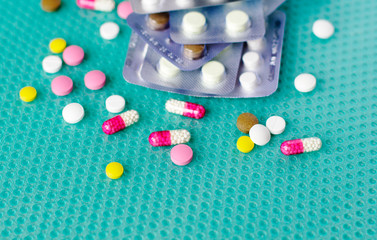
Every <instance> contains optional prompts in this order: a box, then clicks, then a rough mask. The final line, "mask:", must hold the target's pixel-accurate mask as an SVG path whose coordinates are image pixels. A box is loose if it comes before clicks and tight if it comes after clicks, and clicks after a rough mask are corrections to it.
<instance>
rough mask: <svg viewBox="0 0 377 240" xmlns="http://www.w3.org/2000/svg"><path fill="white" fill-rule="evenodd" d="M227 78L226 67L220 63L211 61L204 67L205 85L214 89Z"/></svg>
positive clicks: (203, 77)
mask: <svg viewBox="0 0 377 240" xmlns="http://www.w3.org/2000/svg"><path fill="white" fill-rule="evenodd" d="M224 76H225V67H224V65H223V64H222V63H221V62H219V61H210V62H208V63H206V64H204V66H203V67H202V79H203V84H204V85H206V86H208V87H214V86H216V85H217V84H219V83H220V82H221V81H222V80H223V79H224Z"/></svg>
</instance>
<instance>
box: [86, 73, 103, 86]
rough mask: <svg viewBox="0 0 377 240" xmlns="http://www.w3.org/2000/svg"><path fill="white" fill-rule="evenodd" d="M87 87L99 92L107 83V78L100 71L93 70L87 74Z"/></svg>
mask: <svg viewBox="0 0 377 240" xmlns="http://www.w3.org/2000/svg"><path fill="white" fill-rule="evenodd" d="M84 82H85V86H86V87H87V88H89V89H91V90H98V89H101V88H103V86H105V83H106V76H105V74H104V73H103V72H101V71H99V70H93V71H90V72H88V73H87V74H85V77H84Z"/></svg>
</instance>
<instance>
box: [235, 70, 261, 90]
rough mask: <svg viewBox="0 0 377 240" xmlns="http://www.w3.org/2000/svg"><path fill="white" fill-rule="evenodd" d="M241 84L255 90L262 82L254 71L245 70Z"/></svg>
mask: <svg viewBox="0 0 377 240" xmlns="http://www.w3.org/2000/svg"><path fill="white" fill-rule="evenodd" d="M239 81H240V84H241V86H242V87H243V88H244V89H246V90H254V89H255V87H256V86H258V85H259V84H260V79H259V78H258V76H257V74H255V73H254V72H244V73H242V74H241V76H240V78H239Z"/></svg>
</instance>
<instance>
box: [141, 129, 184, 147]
mask: <svg viewBox="0 0 377 240" xmlns="http://www.w3.org/2000/svg"><path fill="white" fill-rule="evenodd" d="M190 138H191V135H190V133H189V131H187V130H184V129H181V130H167V131H159V132H153V133H151V134H150V135H149V139H148V140H149V143H150V144H151V145H152V146H154V147H162V146H171V145H177V144H183V143H187V142H188V141H190Z"/></svg>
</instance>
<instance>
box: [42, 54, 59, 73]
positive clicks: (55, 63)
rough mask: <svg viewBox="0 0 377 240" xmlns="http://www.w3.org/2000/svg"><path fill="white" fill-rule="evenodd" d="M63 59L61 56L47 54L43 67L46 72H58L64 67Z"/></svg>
mask: <svg viewBox="0 0 377 240" xmlns="http://www.w3.org/2000/svg"><path fill="white" fill-rule="evenodd" d="M62 65H63V61H62V59H61V58H60V57H59V56H55V55H51V56H47V57H45V58H44V59H43V61H42V68H43V70H44V71H45V72H46V73H57V72H59V71H60V69H61V68H62Z"/></svg>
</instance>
